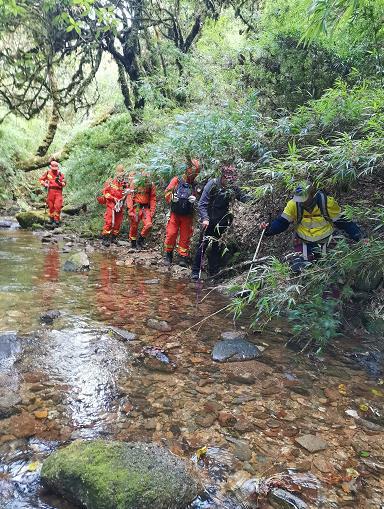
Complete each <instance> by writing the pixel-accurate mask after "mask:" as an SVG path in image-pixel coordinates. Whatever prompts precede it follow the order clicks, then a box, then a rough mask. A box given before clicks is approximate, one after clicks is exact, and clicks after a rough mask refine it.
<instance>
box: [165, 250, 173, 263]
mask: <svg viewBox="0 0 384 509" xmlns="http://www.w3.org/2000/svg"><path fill="white" fill-rule="evenodd" d="M172 260H173V251H170V252H169V253H168V252H167V253H165V255H164V263H165V265H172Z"/></svg>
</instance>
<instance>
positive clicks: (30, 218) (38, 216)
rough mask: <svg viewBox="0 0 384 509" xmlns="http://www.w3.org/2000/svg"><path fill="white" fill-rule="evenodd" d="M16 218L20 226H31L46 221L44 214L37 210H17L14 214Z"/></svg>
mask: <svg viewBox="0 0 384 509" xmlns="http://www.w3.org/2000/svg"><path fill="white" fill-rule="evenodd" d="M16 220H17V222H18V223H19V225H20V227H21V228H32V227H33V225H36V224H41V225H43V224H45V223H46V222H47V218H46V217H45V216H44V212H37V211H36V210H29V211H27V212H19V213H18V214H16Z"/></svg>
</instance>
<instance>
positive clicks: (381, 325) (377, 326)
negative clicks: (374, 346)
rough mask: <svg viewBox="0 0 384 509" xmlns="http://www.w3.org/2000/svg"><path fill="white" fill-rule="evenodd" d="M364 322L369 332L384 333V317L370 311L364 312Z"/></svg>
mask: <svg viewBox="0 0 384 509" xmlns="http://www.w3.org/2000/svg"><path fill="white" fill-rule="evenodd" d="M363 324H364V327H365V328H366V329H367V331H368V332H370V333H371V334H379V335H382V334H384V317H382V316H374V315H370V314H369V313H364V315H363Z"/></svg>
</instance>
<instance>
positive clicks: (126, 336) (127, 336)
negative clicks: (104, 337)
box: [110, 327, 137, 341]
mask: <svg viewBox="0 0 384 509" xmlns="http://www.w3.org/2000/svg"><path fill="white" fill-rule="evenodd" d="M110 330H111V331H112V332H114V333H115V334H116V336H118V337H119V338H120V339H122V340H123V341H134V340H135V339H137V334H135V333H134V332H129V331H127V330H125V329H121V328H120V327H110Z"/></svg>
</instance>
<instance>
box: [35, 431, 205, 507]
mask: <svg viewBox="0 0 384 509" xmlns="http://www.w3.org/2000/svg"><path fill="white" fill-rule="evenodd" d="M41 478H42V482H43V485H44V486H46V487H48V488H49V489H51V490H53V491H54V492H56V493H58V494H60V495H62V496H63V497H64V498H66V499H67V500H69V501H70V502H72V503H74V504H76V505H79V506H85V507H91V508H92V509H105V508H106V507H116V508H117V507H119V508H121V509H168V508H172V509H181V508H184V507H186V506H188V505H189V504H190V503H191V502H192V501H193V499H194V498H195V497H196V496H197V495H198V493H199V491H200V490H201V488H200V485H199V483H198V481H197V480H196V479H194V477H193V476H192V474H191V469H190V468H189V465H188V464H187V463H186V462H185V461H183V460H181V459H179V458H177V457H176V456H174V455H173V454H171V453H170V452H169V451H168V450H167V449H164V448H162V447H159V446H157V445H154V444H144V443H129V442H127V443H124V442H112V441H103V440H96V441H91V442H87V441H85V442H82V441H76V442H74V443H72V444H71V445H69V446H68V447H65V448H62V449H60V450H58V451H57V452H55V453H53V454H52V455H51V456H50V457H49V458H48V459H47V460H45V462H44V464H43V468H42V471H41Z"/></svg>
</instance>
